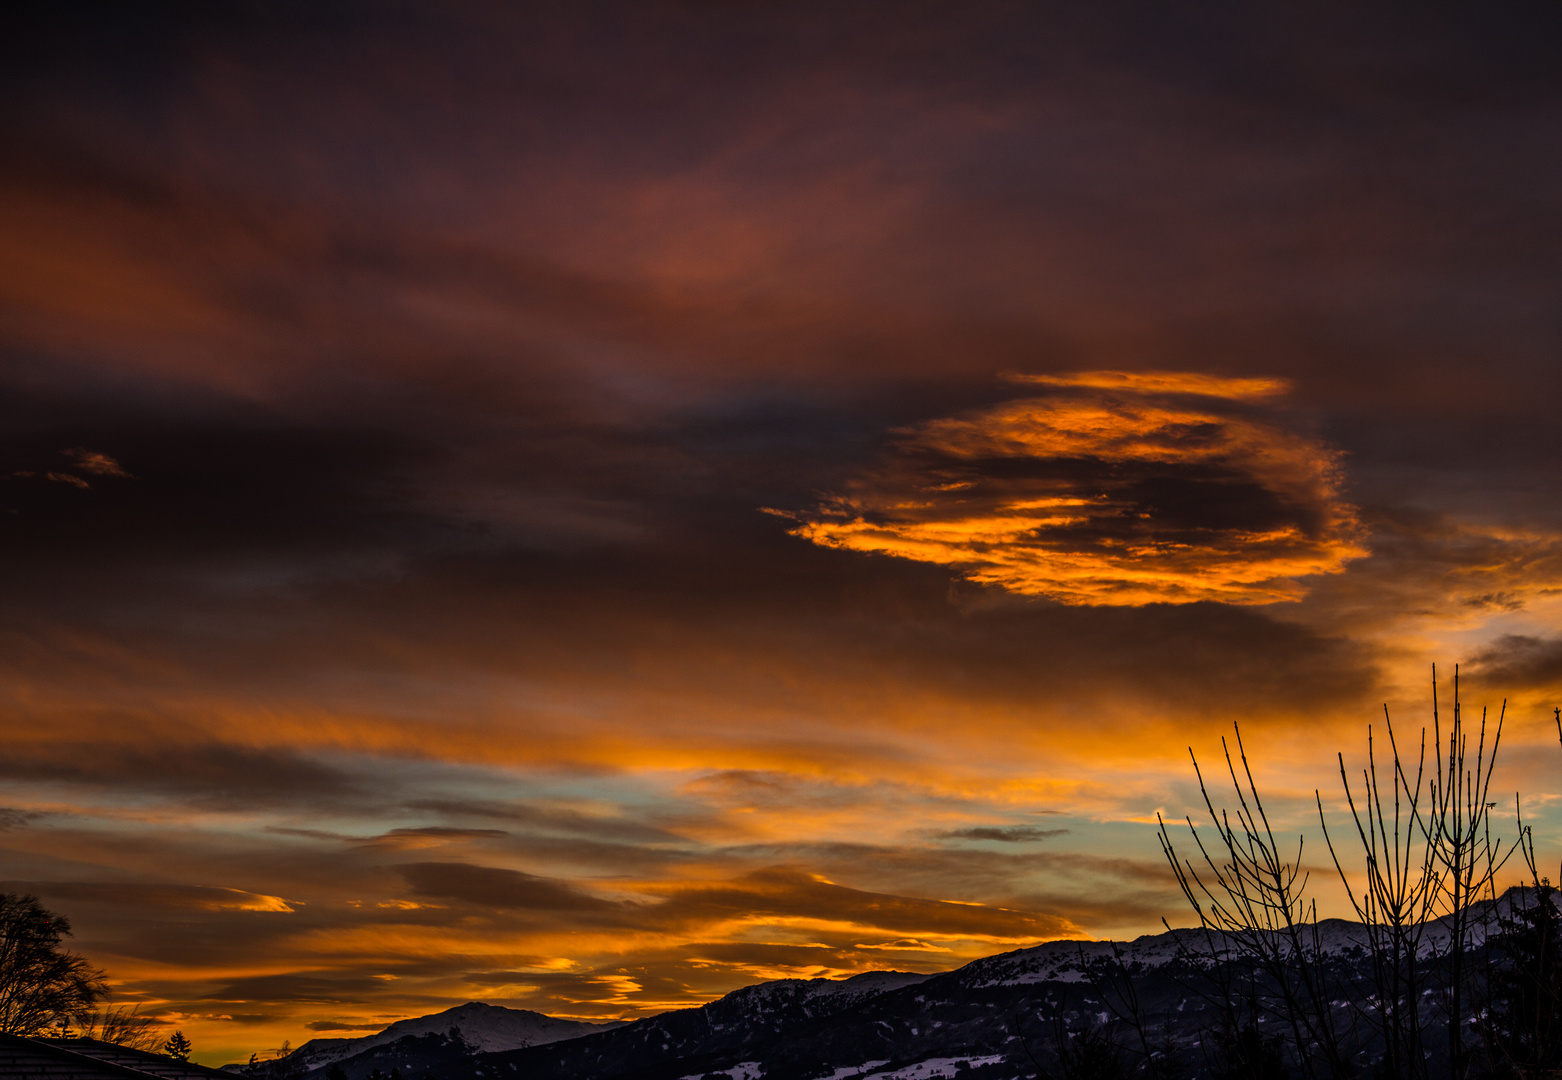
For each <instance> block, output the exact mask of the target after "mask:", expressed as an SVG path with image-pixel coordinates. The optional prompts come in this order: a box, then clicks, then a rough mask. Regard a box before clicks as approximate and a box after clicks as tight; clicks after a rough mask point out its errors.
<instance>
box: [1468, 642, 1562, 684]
mask: <svg viewBox="0 0 1562 1080" xmlns="http://www.w3.org/2000/svg"><path fill="white" fill-rule="evenodd" d="M1463 673H1464V674H1466V675H1468V676H1470V677H1472V678H1475V679H1478V680H1480V681H1481V682H1482V683H1484V684H1485V685H1487V686H1495V687H1501V688H1503V689H1512V690H1536V689H1551V688H1553V687H1557V686H1562V637H1549V638H1543V637H1531V636H1529V635H1526V634H1505V635H1503V636H1502V637H1500V638H1498V639H1497V640H1496V641H1494V642H1492V644H1490V645H1488V646H1487V647H1486V648H1484V649H1482V650H1481V651H1480V652H1478V653H1476V654H1475V655H1474V656H1473V657H1471V659H1470V661H1469V663H1468V664H1466V665H1465V667H1464V669H1463Z"/></svg>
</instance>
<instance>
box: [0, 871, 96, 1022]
mask: <svg viewBox="0 0 1562 1080" xmlns="http://www.w3.org/2000/svg"><path fill="white" fill-rule="evenodd" d="M70 932H71V925H70V920H69V919H66V918H65V917H64V916H63V915H56V914H55V913H54V912H52V911H50V910H49V909H48V908H46V907H44V906H43V905H42V904H41V903H39V902H38V898H37V897H36V896H31V895H27V896H19V895H17V894H16V893H0V1031H4V1032H8V1033H10V1034H13V1035H35V1034H37V1033H38V1032H39V1031H41V1030H43V1029H44V1028H45V1027H47V1026H48V1025H49V1024H50V1023H51V1022H61V1021H75V1022H77V1023H81V1024H86V1023H89V1022H91V1020H92V1012H93V1007H94V1006H95V1005H96V1004H97V1003H98V1001H100V1000H101V999H103V998H104V997H106V996H108V986H107V984H106V982H105V980H104V974H103V972H101V971H99V970H98V969H97V968H95V967H93V966H92V965H91V964H89V963H87V961H86V959H85V958H83V957H80V956H77V955H76V954H74V953H69V952H66V951H65V950H64V949H63V948H61V947H60V941H61V939H63V938H65V937H67V936H68V935H69V934H70Z"/></svg>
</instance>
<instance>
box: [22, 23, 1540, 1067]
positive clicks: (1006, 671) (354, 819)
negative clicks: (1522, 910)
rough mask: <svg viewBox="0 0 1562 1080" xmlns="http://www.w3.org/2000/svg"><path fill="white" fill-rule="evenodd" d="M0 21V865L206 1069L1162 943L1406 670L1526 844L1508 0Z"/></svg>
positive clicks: (1529, 278) (1532, 124)
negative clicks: (409, 1022) (1205, 803)
mask: <svg viewBox="0 0 1562 1080" xmlns="http://www.w3.org/2000/svg"><path fill="white" fill-rule="evenodd" d="M33 6H35V5H29V7H33ZM6 18H7V19H8V20H10V22H9V23H8V24H7V26H6V28H5V31H4V33H0V51H3V54H4V55H3V56H0V80H3V84H4V89H3V92H0V125H3V131H0V191H3V194H0V237H3V242H0V545H3V548H4V551H3V558H0V641H3V647H0V716H3V721H0V724H3V729H0V730H3V734H0V739H3V744H0V745H3V753H0V890H5V891H13V892H32V893H35V894H37V895H38V896H39V897H41V898H42V899H43V901H44V902H45V903H46V904H47V905H49V906H50V907H51V908H53V909H55V910H57V911H60V912H62V913H64V914H66V915H67V916H68V917H69V918H70V919H71V920H72V923H73V925H74V929H75V936H74V937H73V938H72V939H71V945H72V947H73V948H75V949H76V950H78V951H79V952H81V953H82V954H83V955H85V956H87V957H88V958H89V959H90V960H91V961H92V962H93V963H95V964H97V965H99V966H100V967H102V968H103V969H104V970H106V971H107V972H108V973H109V975H110V977H111V979H112V983H113V991H114V999H113V1001H114V1003H116V1004H123V1005H127V1006H135V1007H138V1008H140V1009H141V1010H142V1012H143V1013H144V1014H146V1015H154V1016H157V1017H159V1018H160V1019H161V1020H162V1021H164V1022H165V1024H166V1025H167V1028H166V1029H167V1030H172V1029H173V1028H174V1027H178V1028H180V1029H182V1030H184V1031H185V1032H186V1034H187V1035H189V1037H190V1038H191V1040H192V1041H193V1042H194V1044H195V1047H196V1057H197V1058H198V1059H199V1060H202V1061H206V1062H208V1063H221V1062H223V1061H232V1060H242V1059H243V1058H246V1057H247V1056H248V1055H249V1053H251V1052H252V1051H260V1052H261V1053H262V1055H264V1054H265V1053H266V1052H268V1051H269V1049H270V1048H275V1047H277V1046H279V1045H280V1044H281V1042H282V1041H283V1040H284V1039H287V1040H291V1041H292V1043H293V1044H294V1045H296V1044H297V1043H299V1042H300V1041H302V1040H304V1039H307V1038H311V1037H316V1036H342V1035H356V1034H364V1033H367V1032H370V1031H374V1030H378V1029H379V1028H380V1027H382V1026H383V1025H385V1024H386V1023H389V1022H391V1021H393V1020H396V1019H400V1018H403V1017H407V1016H416V1015H422V1014H426V1013H430V1012H435V1011H438V1010H440V1009H443V1008H447V1007H449V1006H452V1005H456V1004H459V1003H462V1002H464V1001H467V1000H471V999H477V1000H483V1001H489V1002H494V1003H497V1004H504V1005H509V1006H511V1007H516V1008H528V1009H536V1010H538V1011H542V1012H547V1013H551V1014H554V1015H561V1016H570V1017H576V1018H582V1019H598V1020H600V1019H608V1018H625V1019H632V1018H634V1017H637V1016H643V1015H648V1014H652V1013H655V1012H658V1011H662V1010H665V1009H670V1008H678V1007H686V1006H689V1005H695V1004H699V1003H702V1002H704V1001H707V1000H710V999H711V998H713V997H715V996H718V995H720V994H722V993H725V992H727V991H730V990H732V989H735V988H736V987H739V986H743V985H747V984H749V983H752V982H756V981H760V980H763V979H772V978H783V977H802V978H808V977H819V976H827V977H841V976H845V975H849V974H851V973H854V972H860V971H865V970H871V969H880V968H895V969H898V970H909V971H936V970H945V969H948V968H952V967H955V966H958V965H959V964H961V963H964V962H966V961H968V960H970V959H973V958H975V957H978V956H983V955H988V954H991V953H995V952H1001V951H1006V950H1009V949H1014V948H1021V947H1025V946H1028V945H1033V944H1036V943H1038V942H1040V941H1044V940H1050V939H1054V938H1059V937H1101V936H1116V937H1131V936H1134V935H1137V934H1141V933H1148V932H1154V931H1156V930H1158V929H1159V928H1160V927H1161V925H1162V924H1161V920H1162V919H1163V918H1165V919H1168V920H1170V921H1171V923H1172V924H1173V925H1177V924H1186V923H1187V922H1188V920H1189V918H1190V915H1189V912H1188V911H1187V909H1186V906H1185V904H1184V903H1183V901H1182V898H1181V896H1180V894H1179V893H1178V891H1177V887H1176V884H1175V881H1174V880H1173V879H1172V877H1171V875H1170V873H1169V872H1168V870H1167V868H1166V866H1165V863H1164V860H1163V857H1162V855H1161V850H1160V847H1159V845H1158V843H1157V840H1156V834H1155V815H1156V814H1157V812H1160V813H1162V814H1164V815H1165V816H1166V817H1167V818H1169V819H1172V820H1176V819H1178V818H1180V817H1181V816H1183V815H1184V814H1187V813H1189V812H1191V810H1192V809H1193V808H1194V807H1195V805H1196V802H1197V799H1198V789H1197V787H1196V785H1195V783H1194V778H1193V770H1192V765H1191V762H1190V760H1189V750H1190V748H1191V749H1192V751H1193V752H1194V754H1195V755H1197V756H1198V758H1199V760H1200V762H1201V764H1203V765H1205V766H1206V771H1208V768H1209V766H1211V765H1213V764H1214V763H1217V762H1218V760H1219V754H1220V752H1221V738H1222V736H1223V735H1226V736H1229V735H1230V734H1231V732H1232V725H1233V724H1239V725H1240V727H1241V732H1242V738H1243V740H1244V743H1245V745H1246V747H1247V749H1248V751H1249V754H1250V757H1251V760H1252V762H1253V766H1254V770H1255V774H1256V776H1257V777H1258V780H1259V782H1260V784H1261V785H1262V787H1263V789H1264V791H1265V792H1266V794H1267V795H1268V797H1269V800H1270V805H1271V806H1272V807H1273V809H1274V811H1275V818H1276V820H1277V821H1278V822H1279V823H1280V825H1281V827H1282V828H1283V829H1285V830H1291V831H1304V832H1306V831H1309V830H1314V826H1315V824H1316V818H1317V811H1316V808H1315V807H1314V798H1315V796H1314V791H1315V790H1319V791H1321V798H1322V800H1323V802H1324V805H1325V807H1326V808H1327V809H1328V810H1329V812H1331V813H1339V812H1340V810H1341V806H1342V803H1341V798H1340V794H1339V792H1340V788H1339V769H1340V759H1337V758H1336V754H1337V753H1343V754H1344V759H1343V760H1344V762H1345V764H1346V765H1347V766H1348V767H1349V768H1350V769H1352V770H1354V769H1355V768H1357V767H1358V766H1359V764H1360V763H1361V762H1362V761H1363V760H1364V753H1365V745H1366V735H1367V729H1368V725H1372V724H1377V725H1379V726H1378V727H1377V729H1376V730H1377V732H1378V735H1379V737H1381V734H1382V727H1381V724H1382V719H1381V718H1382V716H1383V711H1384V708H1385V706H1386V707H1387V708H1388V710H1389V715H1390V716H1391V717H1393V718H1394V720H1395V723H1396V730H1397V731H1398V732H1399V733H1400V735H1401V736H1403V737H1404V738H1406V739H1409V740H1411V741H1412V742H1413V741H1414V738H1415V737H1416V734H1417V733H1418V732H1419V731H1420V728H1421V726H1422V725H1423V724H1424V723H1426V722H1427V721H1428V720H1429V719H1430V715H1431V703H1432V671H1433V665H1434V664H1436V665H1437V671H1438V679H1439V693H1440V695H1441V707H1442V709H1443V715H1444V717H1445V718H1446V715H1447V710H1448V709H1449V708H1450V707H1451V704H1452V671H1453V668H1454V666H1455V665H1458V666H1459V669H1460V679H1461V686H1460V690H1461V694H1462V696H1463V698H1464V702H1465V707H1466V708H1467V709H1468V710H1472V711H1470V712H1469V713H1468V714H1467V715H1469V716H1472V717H1473V716H1475V715H1477V713H1476V711H1475V710H1479V709H1480V708H1481V707H1483V706H1484V707H1488V708H1489V709H1490V713H1491V716H1492V717H1493V719H1495V717H1496V715H1497V713H1498V711H1499V710H1501V709H1502V708H1503V707H1504V706H1503V703H1504V702H1506V713H1505V721H1504V728H1503V734H1502V757H1501V759H1500V765H1499V772H1498V774H1497V778H1496V780H1495V781H1494V787H1495V789H1496V790H1499V791H1502V792H1506V793H1511V792H1517V791H1523V792H1524V799H1525V808H1526V818H1527V819H1528V820H1530V821H1532V822H1534V824H1535V828H1536V832H1537V836H1538V837H1539V839H1540V842H1541V846H1542V849H1543V851H1544V852H1547V853H1552V852H1555V851H1556V850H1557V849H1559V848H1562V809H1559V808H1558V799H1559V797H1562V779H1559V772H1558V767H1559V765H1562V747H1559V746H1558V744H1557V730H1556V728H1555V726H1554V722H1553V714H1552V710H1553V708H1554V707H1555V706H1556V705H1558V704H1559V703H1562V499H1559V497H1558V494H1557V492H1558V490H1559V488H1558V483H1557V479H1558V476H1559V475H1562V473H1559V470H1562V425H1559V423H1558V421H1557V417H1556V405H1557V402H1558V401H1562V288H1559V286H1562V243H1559V242H1558V241H1559V238H1562V82H1559V81H1558V80H1557V79H1556V60H1555V57H1556V50H1557V46H1558V45H1559V43H1562V14H1559V12H1558V10H1557V9H1556V8H1555V6H1551V5H1538V4H1536V5H1527V4H1517V3H1514V4H1492V5H1481V6H1479V8H1478V9H1477V8H1475V7H1470V6H1466V7H1464V8H1462V9H1461V8H1458V7H1455V6H1453V5H1449V6H1446V7H1439V8H1434V9H1430V10H1429V9H1426V8H1425V7H1423V6H1410V5H1404V6H1395V5H1374V6H1371V8H1370V10H1363V9H1361V7H1360V6H1358V5H1319V4H1316V3H1308V4H1272V5H1250V4H1243V3H1214V4H1198V5H1193V4H1162V5H1100V4H1094V3H1068V2H1062V3H1057V4H1048V5H1029V4H1015V3H996V2H988V0H978V2H974V3H959V4H939V3H912V4H905V3H894V4H891V3H885V4H868V3H845V4H842V3H830V4H809V3H798V4H788V5H765V4H742V3H723V4H714V3H682V4H671V3H650V4H646V3H634V4H629V3H626V4H622V5H611V4H598V3H592V4H574V3H571V4H549V3H538V4H529V5H512V4H504V3H468V2H450V3H439V4H414V3H405V2H403V3H397V2H390V3H368V2H345V0H326V2H319V3H298V2H286V0H275V2H261V0H253V2H246V3H234V4H223V5H208V4H198V3H184V4H179V3H160V4H140V5H115V4H103V5H92V4H84V3H72V4H62V5H52V6H51V10H50V11H49V12H48V13H47V14H44V15H38V14H36V13H33V12H26V13H21V12H12V13H11V14H9V15H7V16H6ZM17 20H23V21H17ZM1503 798H1504V800H1506V801H1504V802H1503V804H1502V806H1503V809H1502V813H1503V814H1504V815H1505V816H1504V818H1503V819H1502V820H1503V821H1505V822H1506V821H1509V820H1510V819H1511V811H1512V806H1511V804H1512V796H1511V794H1505V795H1504V796H1503ZM1320 852H1321V849H1320V848H1319V847H1318V846H1317V844H1316V843H1315V842H1310V846H1308V847H1307V848H1306V849H1305V856H1304V861H1306V862H1307V863H1308V865H1310V866H1314V867H1315V868H1316V870H1317V880H1318V881H1319V884H1318V886H1317V889H1318V895H1319V897H1320V903H1321V904H1323V905H1324V909H1325V910H1326V911H1329V912H1335V913H1339V912H1340V911H1341V910H1342V909H1341V908H1340V906H1339V905H1340V904H1341V902H1342V901H1341V900H1340V897H1339V895H1338V894H1337V890H1336V891H1334V892H1331V891H1330V889H1331V886H1330V885H1329V884H1328V880H1327V875H1328V872H1329V870H1328V867H1327V864H1326V863H1325V862H1324V861H1323V859H1324V856H1323V855H1322V854H1321V853H1320ZM1548 857H1550V856H1549V855H1548Z"/></svg>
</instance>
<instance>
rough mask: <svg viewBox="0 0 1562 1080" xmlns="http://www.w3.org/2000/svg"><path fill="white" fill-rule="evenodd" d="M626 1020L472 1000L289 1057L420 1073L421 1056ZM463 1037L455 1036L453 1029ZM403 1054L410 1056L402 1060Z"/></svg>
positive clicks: (360, 1070) (303, 1063)
mask: <svg viewBox="0 0 1562 1080" xmlns="http://www.w3.org/2000/svg"><path fill="white" fill-rule="evenodd" d="M621 1024H622V1021H613V1022H611V1023H606V1024H590V1023H586V1022H584V1021H581V1020H564V1019H561V1018H559V1017H557V1016H546V1015H544V1014H542V1013H537V1012H530V1011H528V1010H526V1009H506V1008H504V1007H502V1006H499V1005H485V1004H484V1003H483V1002H481V1001H469V1002H467V1003H466V1004H465V1005H457V1006H456V1007H455V1008H453V1009H446V1010H445V1011H444V1012H440V1013H434V1014H432V1015H430V1016H419V1017H415V1018H413V1019H410V1020H398V1021H397V1022H396V1023H394V1024H392V1025H390V1026H389V1027H387V1028H386V1029H385V1030H384V1031H381V1032H379V1033H377V1034H374V1035H366V1036H364V1037H363V1038H360V1039H311V1040H309V1041H308V1042H306V1043H305V1044H304V1045H302V1046H300V1047H299V1048H298V1049H297V1050H295V1051H293V1053H292V1054H291V1055H290V1056H289V1058H288V1061H289V1063H290V1064H291V1065H292V1066H293V1067H294V1068H295V1069H298V1070H302V1071H304V1072H317V1071H320V1070H323V1069H326V1068H327V1067H329V1066H331V1065H333V1064H341V1065H342V1067H343V1070H344V1071H345V1072H346V1073H347V1075H348V1076H349V1077H350V1078H356V1077H358V1076H359V1075H367V1074H368V1073H369V1072H371V1071H372V1070H373V1068H375V1067H376V1066H377V1067H379V1068H380V1070H381V1071H382V1072H386V1073H388V1072H389V1071H390V1068H391V1064H386V1062H391V1063H392V1064H396V1065H397V1066H398V1067H400V1068H401V1070H402V1073H403V1074H404V1075H408V1076H409V1080H410V1076H411V1075H413V1074H416V1075H421V1074H422V1073H423V1072H424V1071H425V1068H424V1066H423V1065H422V1064H421V1059H422V1058H425V1057H435V1058H439V1059H441V1060H442V1061H443V1060H445V1059H451V1060H453V1059H455V1058H464V1057H467V1056H470V1055H472V1054H480V1053H487V1052H492V1051H498V1050H514V1049H517V1048H519V1047H527V1046H542V1045H544V1044H546V1043H553V1042H558V1041H559V1040H561V1039H575V1038H579V1037H580V1036H582V1035H590V1034H593V1033H595V1032H599V1031H605V1030H607V1029H609V1028H613V1027H618V1026H621ZM453 1031H454V1032H459V1033H460V1038H459V1039H455V1038H452V1032H453ZM401 1059H406V1060H405V1061H404V1062H403V1061H402V1060H401Z"/></svg>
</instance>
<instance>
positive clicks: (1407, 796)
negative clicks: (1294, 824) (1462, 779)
mask: <svg viewBox="0 0 1562 1080" xmlns="http://www.w3.org/2000/svg"><path fill="white" fill-rule="evenodd" d="M1383 720H1384V727H1385V730H1386V732H1387V735H1388V743H1389V760H1388V761H1387V762H1385V763H1384V764H1385V766H1386V769H1385V771H1386V773H1387V776H1386V777H1384V776H1380V774H1379V771H1378V754H1377V746H1376V743H1375V742H1374V739H1373V731H1372V728H1371V727H1370V726H1369V727H1368V728H1367V764H1366V767H1365V768H1364V769H1363V770H1362V777H1361V786H1360V788H1359V789H1355V788H1353V785H1352V783H1351V779H1350V774H1349V773H1348V772H1347V771H1346V769H1345V756H1344V755H1343V754H1340V755H1337V756H1338V760H1339V766H1340V785H1341V787H1342V788H1343V789H1344V792H1345V801H1346V804H1347V805H1348V806H1349V808H1350V815H1351V820H1352V823H1353V824H1354V825H1355V828H1356V836H1357V838H1358V839H1359V840H1360V842H1361V854H1362V861H1363V868H1362V869H1363V880H1362V883H1361V885H1360V886H1359V887H1358V886H1357V885H1355V884H1353V883H1352V880H1351V875H1350V874H1349V873H1348V872H1347V871H1346V869H1345V867H1344V866H1343V865H1342V864H1341V862H1340V851H1339V848H1338V847H1337V846H1336V844H1335V842H1334V838H1333V837H1332V836H1331V835H1330V833H1329V822H1328V817H1327V815H1326V814H1325V813H1324V810H1323V795H1322V793H1321V792H1318V791H1314V792H1313V797H1314V799H1315V800H1316V802H1317V805H1318V820H1319V823H1320V824H1321V825H1322V827H1323V835H1324V842H1325V843H1326V844H1327V845H1328V848H1329V855H1330V857H1331V858H1332V859H1333V861H1334V867H1335V869H1336V870H1337V871H1338V872H1339V876H1340V882H1341V883H1342V884H1343V885H1344V887H1345V893H1346V895H1347V896H1348V897H1349V898H1350V903H1351V906H1352V907H1353V908H1354V909H1355V911H1356V917H1357V918H1358V919H1359V920H1360V922H1361V925H1362V933H1363V936H1364V937H1365V941H1364V942H1363V944H1364V945H1365V947H1366V950H1367V954H1368V956H1369V957H1370V962H1371V980H1372V987H1371V990H1372V992H1371V993H1369V994H1366V995H1361V994H1357V995H1355V996H1356V998H1357V999H1358V1001H1360V1000H1361V999H1362V998H1363V997H1365V1001H1364V1002H1363V1005H1364V1011H1365V1012H1366V1014H1367V1018H1368V1021H1369V1022H1370V1023H1371V1024H1372V1026H1373V1027H1374V1028H1376V1030H1377V1032H1378V1035H1379V1037H1380V1038H1381V1039H1382V1042H1383V1062H1382V1066H1381V1071H1382V1074H1383V1076H1385V1077H1392V1078H1395V1080H1398V1078H1401V1077H1403V1078H1406V1080H1414V1078H1418V1077H1426V1076H1428V1075H1429V1072H1428V1069H1429V1065H1428V1062H1427V1055H1426V1045H1425V1024H1424V1022H1423V1021H1424V1017H1423V1015H1422V1009H1421V999H1422V991H1423V990H1424V989H1425V986H1426V983H1427V981H1428V979H1429V977H1430V973H1429V972H1428V971H1427V970H1426V969H1425V967H1424V965H1423V963H1422V960H1423V949H1422V942H1423V938H1424V936H1425V930H1426V925H1427V920H1428V919H1429V918H1430V917H1431V916H1432V914H1433V911H1434V908H1435V906H1436V904H1437V902H1438V900H1439V899H1440V898H1441V896H1442V887H1443V884H1444V879H1443V878H1442V876H1441V875H1440V874H1439V868H1440V864H1439V858H1438V855H1439V849H1438V844H1439V843H1440V842H1442V840H1443V838H1444V835H1445V834H1444V831H1443V830H1442V828H1441V826H1440V818H1439V816H1438V814H1437V812H1436V810H1437V807H1436V805H1435V800H1436V792H1437V788H1436V786H1435V784H1434V785H1433V789H1432V793H1431V795H1430V796H1429V795H1428V791H1427V785H1426V782H1425V781H1426V732H1425V730H1424V729H1423V731H1422V733H1421V744H1420V748H1419V751H1418V754H1417V757H1416V759H1415V763H1414V764H1415V768H1414V777H1413V778H1412V776H1411V772H1410V770H1408V769H1407V768H1406V764H1407V762H1406V759H1405V756H1404V755H1402V754H1401V753H1400V749H1399V743H1398V741H1397V740H1396V738H1395V735H1394V725H1393V721H1392V720H1390V719H1389V715H1388V708H1387V707H1386V706H1385V707H1384V710H1383ZM1385 788H1386V789H1387V790H1386V791H1385ZM1358 796H1359V800H1358ZM1425 799H1430V800H1431V801H1432V802H1433V803H1434V805H1433V806H1432V807H1431V808H1427V807H1425V806H1424V805H1423V800H1425Z"/></svg>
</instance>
